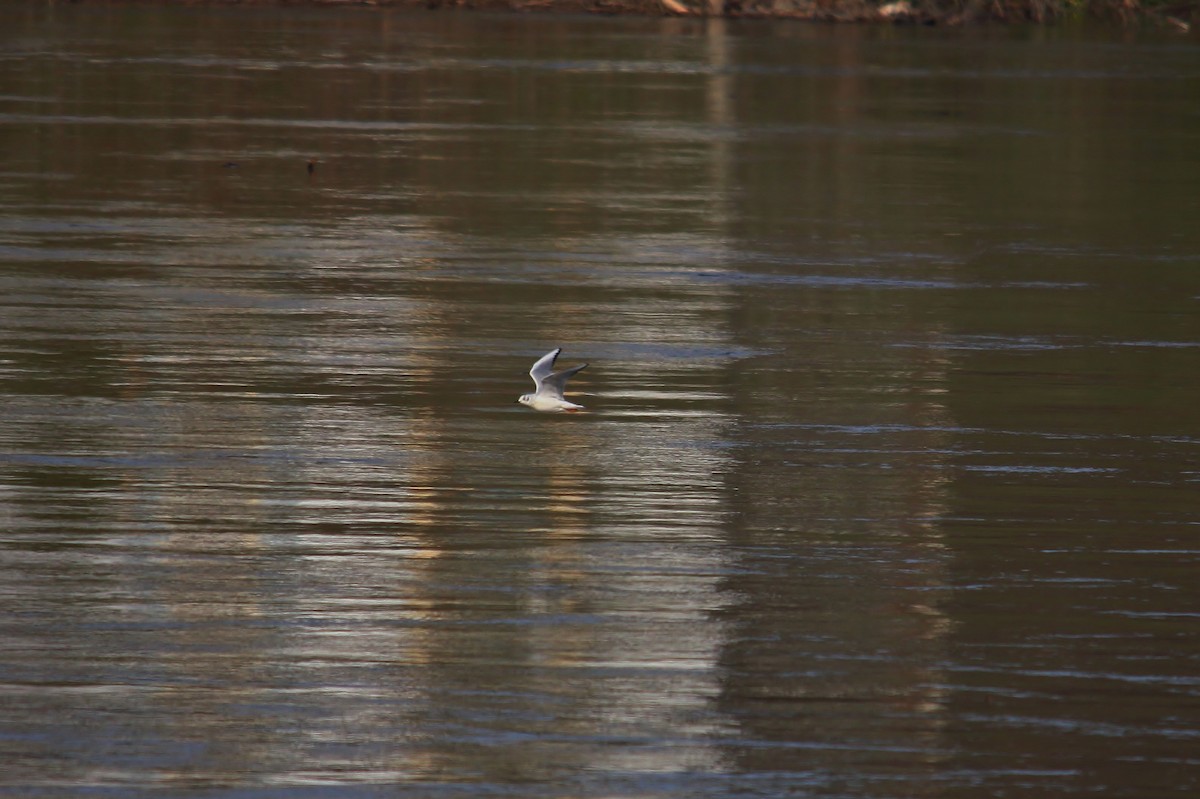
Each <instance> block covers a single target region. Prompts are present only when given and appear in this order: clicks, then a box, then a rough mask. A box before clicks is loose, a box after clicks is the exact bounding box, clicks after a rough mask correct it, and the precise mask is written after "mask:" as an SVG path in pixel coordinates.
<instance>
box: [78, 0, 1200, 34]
mask: <svg viewBox="0 0 1200 799" xmlns="http://www.w3.org/2000/svg"><path fill="white" fill-rule="evenodd" d="M69 1H70V2H78V3H93V4H94V3H112V2H113V0H69ZM117 1H118V2H121V1H122V0H117ZM123 1H124V2H135V3H136V2H143V3H154V2H166V1H168V0H123ZM169 1H171V2H175V3H182V4H187V5H227V6H272V5H274V6H303V5H307V6H327V7H328V6H345V7H376V8H389V7H390V8H414V9H429V10H436V9H459V10H484V11H512V12H541V13H546V12H559V13H591V14H637V15H645V16H717V17H730V18H750V19H799V20H813V21H823V22H878V23H891V24H902V23H910V24H925V25H939V24H940V25H962V24H967V23H985V22H1015V23H1052V22H1057V21H1062V20H1066V19H1072V18H1081V17H1097V18H1102V19H1107V20H1112V21H1117V22H1121V23H1126V24H1131V23H1137V22H1141V21H1146V22H1150V23H1154V24H1160V25H1164V26H1166V27H1170V28H1172V29H1174V30H1177V31H1180V32H1188V31H1190V30H1191V28H1192V23H1193V22H1197V21H1200V0H1183V1H1182V2H1179V1H1175V2H1173V1H1172V0H1161V1H1160V0H169Z"/></svg>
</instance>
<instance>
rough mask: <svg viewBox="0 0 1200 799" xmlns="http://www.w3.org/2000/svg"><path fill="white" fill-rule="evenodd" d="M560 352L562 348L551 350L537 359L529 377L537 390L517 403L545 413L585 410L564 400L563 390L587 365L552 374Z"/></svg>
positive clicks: (523, 396) (524, 395)
mask: <svg viewBox="0 0 1200 799" xmlns="http://www.w3.org/2000/svg"><path fill="white" fill-rule="evenodd" d="M560 352H562V347H558V348H557V349H553V350H550V352H547V353H546V354H545V355H543V356H542V357H540V358H538V359H537V363H535V364H534V365H533V368H532V369H530V370H529V376H530V377H532V378H533V384H534V385H535V386H537V390H536V391H534V392H533V393H532V394H523V395H521V397H520V398H519V399H518V400H517V402H519V403H521V404H522V405H528V406H529V407H530V408H533V409H534V410H535V411H545V412H546V413H561V412H562V411H566V412H567V413H575V412H577V411H581V410H583V406H582V405H576V404H575V403H573V402H567V400H565V399H563V389H564V388H566V387H567V381H568V380H570V379H571V377H573V376H574V375H575V373H576V372H578V371H580V370H581V369H583V367H584V366H587V364H586V363H585V364H583V366H572V367H571V368H570V369H563V370H562V371H561V372H552V371H551V370H552V369H553V368H554V359H555V358H557V357H558V354H559V353H560Z"/></svg>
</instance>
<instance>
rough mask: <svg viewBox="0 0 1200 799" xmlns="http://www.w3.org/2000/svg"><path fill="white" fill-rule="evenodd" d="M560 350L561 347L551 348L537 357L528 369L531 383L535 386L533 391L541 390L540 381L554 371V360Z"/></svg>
mask: <svg viewBox="0 0 1200 799" xmlns="http://www.w3.org/2000/svg"><path fill="white" fill-rule="evenodd" d="M560 352H562V347H559V348H558V349H553V350H550V351H549V352H547V353H546V354H545V355H543V356H542V357H540V358H538V359H537V361H536V362H535V363H534V364H533V368H532V369H530V370H529V376H530V377H532V378H533V384H534V386H536V387H537V389H536V392H535V393H540V392H541V390H542V381H544V380H545V379H546V378H547V377H549V376H550V373H551V372H553V371H554V360H555V359H556V358H557V357H558V354H559V353H560Z"/></svg>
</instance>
